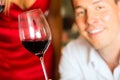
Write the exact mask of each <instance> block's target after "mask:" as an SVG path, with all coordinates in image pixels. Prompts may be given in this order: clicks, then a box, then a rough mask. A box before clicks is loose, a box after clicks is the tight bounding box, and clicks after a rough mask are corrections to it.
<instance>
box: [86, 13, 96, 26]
mask: <svg viewBox="0 0 120 80" xmlns="http://www.w3.org/2000/svg"><path fill="white" fill-rule="evenodd" d="M97 21H98V15H97V14H96V13H94V12H93V11H89V12H87V17H86V22H87V23H88V24H94V23H97Z"/></svg>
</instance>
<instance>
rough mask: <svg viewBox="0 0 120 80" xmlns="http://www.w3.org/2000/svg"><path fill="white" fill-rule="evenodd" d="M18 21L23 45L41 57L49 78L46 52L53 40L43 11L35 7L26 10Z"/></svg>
mask: <svg viewBox="0 0 120 80" xmlns="http://www.w3.org/2000/svg"><path fill="white" fill-rule="evenodd" d="M18 21H19V34H20V40H21V42H22V45H23V46H24V47H25V48H26V49H27V50H28V51H30V52H32V53H33V54H35V55H36V56H38V57H40V61H41V65H42V68H43V72H44V75H45V80H48V76H47V73H46V69H45V66H44V53H45V51H46V50H47V48H48V47H49V44H50V42H51V31H50V28H49V25H48V23H47V21H46V19H45V17H44V15H43V13H42V11H41V10H40V9H34V10H30V11H27V12H24V13H22V14H20V15H19V17H18Z"/></svg>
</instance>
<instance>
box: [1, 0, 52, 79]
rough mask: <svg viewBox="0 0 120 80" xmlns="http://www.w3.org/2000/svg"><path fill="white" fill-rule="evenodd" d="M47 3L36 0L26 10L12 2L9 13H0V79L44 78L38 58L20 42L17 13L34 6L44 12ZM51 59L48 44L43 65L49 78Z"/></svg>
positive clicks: (46, 0)
mask: <svg viewBox="0 0 120 80" xmlns="http://www.w3.org/2000/svg"><path fill="white" fill-rule="evenodd" d="M28 1H29V0H28ZM49 3H50V1H49V0H36V2H35V3H34V4H33V5H32V6H31V7H30V8H29V9H26V10H22V9H21V8H19V7H18V6H17V5H15V4H13V3H12V4H11V6H10V12H9V14H7V15H5V14H3V13H1V14H0V80H44V75H43V70H42V67H41V63H40V60H39V58H38V57H37V56H35V55H34V54H32V53H30V52H29V51H27V50H26V49H25V48H24V47H23V45H22V44H21V42H20V39H19V33H18V15H19V14H20V13H22V12H24V11H27V10H31V9H35V8H41V9H42V10H43V12H45V11H46V10H47V9H48V7H49ZM52 59H53V48H52V45H50V47H49V48H48V50H47V52H46V53H45V65H46V69H47V73H48V76H49V78H52V72H53V71H52V67H53V66H52V65H53V63H52V62H53V61H52Z"/></svg>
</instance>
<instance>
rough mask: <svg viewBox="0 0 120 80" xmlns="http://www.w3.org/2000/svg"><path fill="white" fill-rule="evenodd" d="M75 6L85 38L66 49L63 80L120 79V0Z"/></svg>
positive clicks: (80, 0)
mask: <svg viewBox="0 0 120 80" xmlns="http://www.w3.org/2000/svg"><path fill="white" fill-rule="evenodd" d="M72 4H73V8H74V13H75V20H76V24H77V26H78V28H79V31H80V35H81V36H80V37H79V38H78V39H76V40H74V41H72V42H70V43H69V44H68V45H67V46H66V47H65V48H64V49H63V54H62V58H61V61H60V74H61V80H120V1H119V0H72Z"/></svg>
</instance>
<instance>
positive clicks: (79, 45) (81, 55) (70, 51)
mask: <svg viewBox="0 0 120 80" xmlns="http://www.w3.org/2000/svg"><path fill="white" fill-rule="evenodd" d="M91 49H92V47H91V45H90V44H89V43H88V41H86V40H85V39H84V38H83V37H79V38H77V39H76V40H73V41H71V42H70V43H68V44H67V46H65V47H64V48H63V50H62V55H63V57H66V58H67V57H71V58H73V59H74V60H75V61H76V60H80V61H81V60H82V61H84V62H86V61H87V58H88V56H89V53H90V50H91Z"/></svg>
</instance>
